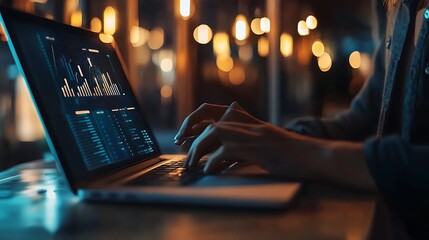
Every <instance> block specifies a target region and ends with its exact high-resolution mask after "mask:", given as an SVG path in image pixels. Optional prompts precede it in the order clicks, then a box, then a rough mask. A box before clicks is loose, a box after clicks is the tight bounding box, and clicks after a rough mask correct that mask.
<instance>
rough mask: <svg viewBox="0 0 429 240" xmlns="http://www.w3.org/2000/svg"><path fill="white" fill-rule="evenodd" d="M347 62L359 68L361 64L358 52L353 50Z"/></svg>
mask: <svg viewBox="0 0 429 240" xmlns="http://www.w3.org/2000/svg"><path fill="white" fill-rule="evenodd" d="M349 63H350V66H351V67H352V68H360V65H361V57H360V52H358V51H354V52H352V53H351V54H350V56H349Z"/></svg>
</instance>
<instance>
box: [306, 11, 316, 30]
mask: <svg viewBox="0 0 429 240" xmlns="http://www.w3.org/2000/svg"><path fill="white" fill-rule="evenodd" d="M305 24H306V25H307V27H308V28H309V29H311V30H313V29H315V28H316V27H317V18H315V17H314V16H312V15H310V16H308V17H307V19H305Z"/></svg>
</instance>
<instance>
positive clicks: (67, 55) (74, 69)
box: [38, 35, 125, 98]
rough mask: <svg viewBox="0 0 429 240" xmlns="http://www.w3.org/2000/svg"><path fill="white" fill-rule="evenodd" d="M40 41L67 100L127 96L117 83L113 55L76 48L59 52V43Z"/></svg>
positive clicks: (50, 40) (62, 49)
mask: <svg viewBox="0 0 429 240" xmlns="http://www.w3.org/2000/svg"><path fill="white" fill-rule="evenodd" d="M38 37H39V41H40V42H41V43H42V47H43V53H44V55H45V57H46V58H47V60H48V65H49V68H50V70H51V74H52V76H53V77H54V78H56V79H58V81H59V84H58V86H59V91H60V92H61V94H62V96H63V97H64V98H79V97H82V98H83V97H111V96H121V95H125V93H124V91H123V89H122V87H121V85H120V84H119V83H117V82H116V81H115V79H116V77H115V76H116V75H115V68H114V65H113V64H112V60H111V56H110V55H109V54H106V53H103V52H102V51H100V50H99V49H95V48H89V47H78V45H74V44H70V45H68V47H67V48H64V47H62V48H59V49H56V42H57V41H58V40H57V39H56V38H55V37H53V36H45V37H42V36H41V35H39V36H38Z"/></svg>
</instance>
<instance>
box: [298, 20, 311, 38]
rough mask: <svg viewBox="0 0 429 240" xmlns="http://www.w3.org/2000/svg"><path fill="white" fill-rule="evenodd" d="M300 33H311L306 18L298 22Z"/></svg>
mask: <svg viewBox="0 0 429 240" xmlns="http://www.w3.org/2000/svg"><path fill="white" fill-rule="evenodd" d="M298 34H299V35H300V36H307V35H308V34H310V30H308V27H307V23H305V21H304V20H301V21H299V22H298Z"/></svg>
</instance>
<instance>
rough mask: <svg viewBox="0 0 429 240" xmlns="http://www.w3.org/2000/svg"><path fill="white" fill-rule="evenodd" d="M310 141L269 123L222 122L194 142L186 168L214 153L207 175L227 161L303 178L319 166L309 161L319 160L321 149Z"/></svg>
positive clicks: (206, 130) (208, 164)
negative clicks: (317, 148)
mask: <svg viewBox="0 0 429 240" xmlns="http://www.w3.org/2000/svg"><path fill="white" fill-rule="evenodd" d="M307 140H308V139H307V138H306V137H304V136H301V135H299V134H296V133H293V132H289V131H287V130H285V129H282V128H279V127H276V126H274V125H271V124H269V123H264V122H259V123H240V122H229V121H219V122H217V123H214V124H210V125H209V126H208V127H207V128H206V129H205V130H204V132H203V133H201V134H200V135H199V137H198V138H197V139H196V140H195V141H194V143H193V144H192V146H191V149H190V150H189V153H188V157H187V159H186V162H185V166H186V167H192V166H194V165H196V164H197V163H198V161H199V160H200V159H201V157H203V156H204V155H206V154H208V153H210V152H212V151H213V153H212V154H211V155H210V156H209V157H208V159H207V162H206V166H205V169H204V171H205V172H206V173H210V172H213V171H216V169H217V166H219V165H221V163H222V162H223V161H236V162H245V163H251V164H257V165H259V166H261V167H262V168H264V169H266V170H267V171H268V172H270V173H272V174H277V175H286V176H288V177H295V178H303V177H305V176H306V175H309V174H311V173H312V172H313V171H312V169H314V166H316V165H315V164H314V165H312V166H309V165H308V163H309V161H306V160H308V159H317V154H316V153H319V152H318V151H312V150H314V147H317V146H318V145H317V144H313V142H311V141H307ZM310 147H313V149H310ZM313 163H315V162H313Z"/></svg>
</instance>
